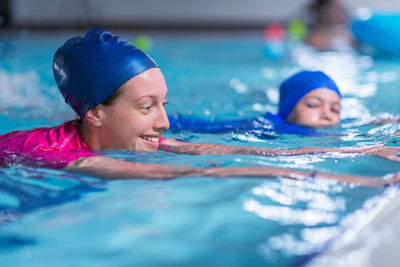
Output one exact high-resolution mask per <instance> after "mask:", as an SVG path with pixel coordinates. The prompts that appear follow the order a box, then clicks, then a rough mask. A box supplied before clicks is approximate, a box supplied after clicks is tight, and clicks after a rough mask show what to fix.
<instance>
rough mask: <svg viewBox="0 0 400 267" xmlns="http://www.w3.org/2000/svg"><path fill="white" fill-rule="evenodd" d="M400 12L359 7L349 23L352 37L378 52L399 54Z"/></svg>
mask: <svg viewBox="0 0 400 267" xmlns="http://www.w3.org/2000/svg"><path fill="white" fill-rule="evenodd" d="M399 28H400V12H394V11H386V12H385V11H380V12H377V11H372V10H370V9H367V8H361V9H359V10H358V11H357V12H356V16H355V18H354V21H353V22H352V25H351V30H352V32H353V34H354V37H355V38H356V39H357V41H359V42H360V43H362V44H364V45H368V46H371V47H372V48H374V50H375V51H376V52H378V53H383V54H387V55H396V56H400V34H399Z"/></svg>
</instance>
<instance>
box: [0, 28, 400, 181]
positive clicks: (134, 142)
mask: <svg viewBox="0 0 400 267" xmlns="http://www.w3.org/2000/svg"><path fill="white" fill-rule="evenodd" d="M53 69H54V76H55V80H56V82H57V85H58V87H59V89H60V91H61V93H62V95H63V96H64V98H65V101H66V102H67V103H68V104H69V105H70V106H71V107H72V108H73V109H74V110H75V111H76V113H77V114H78V115H79V117H80V120H79V121H69V122H66V123H64V124H62V125H58V126H55V127H49V128H48V127H42V128H37V129H33V130H27V131H15V132H11V133H7V134H4V135H1V136H0V165H2V166H8V165H14V164H22V165H28V166H34V167H41V168H54V169H63V170H65V171H70V172H77V173H82V174H88V175H91V176H96V177H101V178H107V179H128V178H140V179H170V178H174V177H187V176H189V177H193V176H201V177H204V176H212V177H237V176H244V177H249V176H255V177H276V176H279V177H287V178H291V179H298V178H300V179H303V178H307V177H311V178H313V179H314V178H327V179H335V180H338V181H343V182H354V183H359V184H361V185H364V186H378V187H379V186H384V185H385V184H384V183H383V181H382V180H380V179H371V178H368V177H354V176H348V175H347V176H343V175H332V174H322V173H318V174H317V173H315V172H314V173H310V172H304V171H298V170H290V169H277V168H268V167H237V168H230V167H226V168H198V167H176V166H174V165H167V164H165V165H161V164H149V163H142V162H130V161H124V160H118V159H114V158H111V157H107V156H103V155H100V154H98V153H97V151H99V150H110V149H112V150H117V149H126V150H139V151H148V152H152V151H156V150H158V149H161V150H165V151H169V152H176V153H188V154H196V155H198V154H246V155H247V154H252V155H260V156H271V155H280V154H283V155H288V154H303V153H316V152H321V153H323V152H326V150H327V149H326V148H321V149H318V148H313V149H310V150H306V149H300V150H296V149H293V150H287V149H286V150H280V149H269V148H257V147H240V146H229V145H215V144H208V143H197V144H194V143H188V142H182V141H178V140H175V139H168V138H164V137H162V136H161V135H162V133H163V131H164V130H167V129H168V127H169V122H168V118H167V114H166V111H165V104H166V97H167V93H168V89H167V86H166V84H165V80H164V77H163V74H162V72H161V70H160V69H159V67H158V66H157V64H156V63H155V62H154V61H153V60H152V59H151V58H150V57H149V56H148V55H147V54H145V53H143V52H142V51H140V50H138V49H137V48H136V47H134V46H133V45H131V44H130V43H128V42H126V41H125V40H124V39H122V38H120V37H118V36H115V35H113V34H111V33H109V32H107V31H105V30H102V29H95V30H91V31H89V32H88V33H87V34H86V35H85V36H84V37H75V38H72V39H70V40H68V41H67V42H66V43H65V44H64V45H63V46H62V47H61V48H59V49H58V50H57V52H56V54H55V57H54V64H53ZM330 151H331V149H329V151H328V152H330ZM358 151H360V149H359V150H358ZM348 152H353V151H350V150H349V151H348ZM399 179H400V174H396V175H394V176H393V179H392V180H390V181H389V182H397V181H398V180H399ZM385 182H386V183H387V181H385Z"/></svg>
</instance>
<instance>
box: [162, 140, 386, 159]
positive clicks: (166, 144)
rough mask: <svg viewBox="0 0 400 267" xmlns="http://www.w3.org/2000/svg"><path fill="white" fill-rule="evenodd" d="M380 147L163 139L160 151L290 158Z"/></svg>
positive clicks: (375, 149)
mask: <svg viewBox="0 0 400 267" xmlns="http://www.w3.org/2000/svg"><path fill="white" fill-rule="evenodd" d="M381 148H382V145H381V144H380V145H370V146H361V147H356V148H354V147H343V148H329V147H305V148H292V149H281V148H266V147H247V146H231V145H218V144H210V143H190V142H182V141H178V140H175V139H169V138H166V139H164V141H163V143H162V144H161V145H160V149H161V150H165V151H169V152H174V153H178V154H190V155H256V156H291V155H305V154H319V153H332V152H340V153H362V154H374V153H375V152H376V151H378V150H380V149H381Z"/></svg>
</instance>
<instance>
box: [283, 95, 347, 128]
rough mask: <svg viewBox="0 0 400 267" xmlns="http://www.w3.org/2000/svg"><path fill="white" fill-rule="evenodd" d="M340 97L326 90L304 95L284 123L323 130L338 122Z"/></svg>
mask: <svg viewBox="0 0 400 267" xmlns="http://www.w3.org/2000/svg"><path fill="white" fill-rule="evenodd" d="M340 108H341V107H340V97H339V95H338V94H337V93H336V92H334V91H332V90H330V89H327V88H318V89H315V90H313V91H311V92H309V93H308V94H306V95H305V96H304V97H303V98H302V99H301V100H300V101H299V102H298V103H297V105H296V106H295V107H294V109H293V110H292V112H291V113H290V114H289V116H288V117H287V119H286V121H287V122H290V123H293V124H297V125H303V126H306V127H310V128H323V127H328V126H332V125H335V124H338V123H339V122H340Z"/></svg>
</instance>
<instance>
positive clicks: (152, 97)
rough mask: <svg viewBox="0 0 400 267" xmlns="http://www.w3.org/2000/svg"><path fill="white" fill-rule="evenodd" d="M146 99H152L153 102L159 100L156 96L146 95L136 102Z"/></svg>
mask: <svg viewBox="0 0 400 267" xmlns="http://www.w3.org/2000/svg"><path fill="white" fill-rule="evenodd" d="M144 98H151V99H152V100H155V99H157V96H155V95H144V96H141V97H139V98H138V99H136V100H135V102H139V101H140V100H142V99H144Z"/></svg>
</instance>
